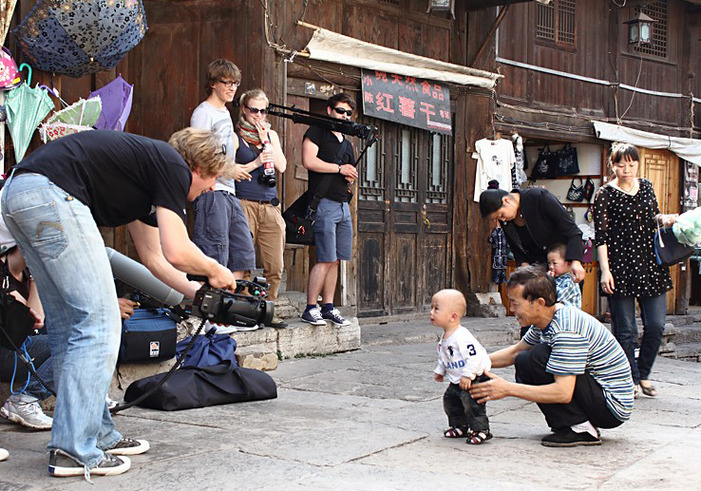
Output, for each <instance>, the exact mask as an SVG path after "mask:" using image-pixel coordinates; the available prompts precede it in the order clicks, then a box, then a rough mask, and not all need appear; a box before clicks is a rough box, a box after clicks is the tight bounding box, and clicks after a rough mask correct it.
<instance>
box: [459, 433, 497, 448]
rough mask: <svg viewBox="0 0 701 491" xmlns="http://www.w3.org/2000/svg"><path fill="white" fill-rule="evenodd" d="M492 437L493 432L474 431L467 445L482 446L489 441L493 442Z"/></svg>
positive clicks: (468, 438)
mask: <svg viewBox="0 0 701 491" xmlns="http://www.w3.org/2000/svg"><path fill="white" fill-rule="evenodd" d="M492 436H493V435H492V432H491V431H489V430H483V431H473V432H472V434H471V435H470V436H468V437H467V441H466V442H465V443H467V444H469V445H481V444H482V443H484V442H486V441H487V440H491V439H492Z"/></svg>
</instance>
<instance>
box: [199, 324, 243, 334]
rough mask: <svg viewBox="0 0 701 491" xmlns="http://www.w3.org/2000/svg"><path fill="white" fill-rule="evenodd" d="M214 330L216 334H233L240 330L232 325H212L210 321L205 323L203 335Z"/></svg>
mask: <svg viewBox="0 0 701 491" xmlns="http://www.w3.org/2000/svg"><path fill="white" fill-rule="evenodd" d="M212 329H214V334H232V333H235V332H236V331H239V330H240V329H238V328H237V327H236V326H232V325H231V324H212V323H211V322H209V321H205V323H204V329H202V334H207V333H208V332H209V331H211V330H212Z"/></svg>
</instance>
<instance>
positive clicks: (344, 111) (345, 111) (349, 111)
mask: <svg viewBox="0 0 701 491" xmlns="http://www.w3.org/2000/svg"><path fill="white" fill-rule="evenodd" d="M333 110H334V111H336V114H341V115H343V114H347V115H348V116H352V115H353V110H352V109H343V108H342V107H334V108H333Z"/></svg>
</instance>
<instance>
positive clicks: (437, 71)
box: [299, 22, 502, 89]
mask: <svg viewBox="0 0 701 491" xmlns="http://www.w3.org/2000/svg"><path fill="white" fill-rule="evenodd" d="M299 24H300V25H301V26H304V27H309V28H311V29H314V35H313V36H312V39H311V41H309V44H307V47H306V51H308V52H309V58H310V59H312V60H322V61H328V62H331V63H338V64H341V65H349V66H355V67H358V68H366V69H369V70H379V71H382V72H387V73H395V74H397V75H404V76H408V77H419V78H426V79H429V80H436V81H439V82H449V83H453V84H458V85H470V86H474V87H482V88H485V89H492V88H494V84H496V81H497V80H498V79H499V78H501V77H502V75H498V74H496V73H491V72H487V71H484V70H476V69H474V68H470V67H467V66H462V65H454V64H452V63H446V62H444V61H439V60H434V59H433V58H426V57H424V56H418V55H414V54H411V53H406V52H404V51H399V50H396V49H392V48H386V47H384V46H379V45H377V44H372V43H366V42H365V41H360V40H359V39H355V38H352V37H349V36H344V35H342V34H338V33H336V32H333V31H328V30H326V29H322V28H320V27H317V26H313V25H311V24H307V23H305V22H300V23H299Z"/></svg>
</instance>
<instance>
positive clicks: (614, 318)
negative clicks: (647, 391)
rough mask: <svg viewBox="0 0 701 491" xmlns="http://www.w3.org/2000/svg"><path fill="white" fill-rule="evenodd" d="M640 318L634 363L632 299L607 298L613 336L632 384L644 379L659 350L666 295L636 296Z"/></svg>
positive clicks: (636, 327)
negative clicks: (639, 331)
mask: <svg viewBox="0 0 701 491" xmlns="http://www.w3.org/2000/svg"><path fill="white" fill-rule="evenodd" d="M638 304H639V305H640V318H641V319H642V321H643V329H644V331H643V339H642V341H641V342H640V353H639V354H638V361H637V362H636V361H635V343H636V342H637V341H638V326H636V324H635V297H622V298H621V297H609V306H610V309H611V326H612V327H613V335H614V336H616V339H617V340H618V342H619V344H620V345H621V347H622V348H623V351H625V353H626V356H627V357H628V361H629V362H630V369H631V372H632V374H633V383H634V384H636V385H637V384H638V383H639V382H640V381H641V380H648V379H649V378H650V372H651V371H652V364H653V363H655V357H656V356H657V352H658V351H659V350H660V343H661V342H662V333H663V332H664V323H665V316H666V313H667V295H666V294H664V293H663V294H662V295H658V296H656V297H638Z"/></svg>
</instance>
